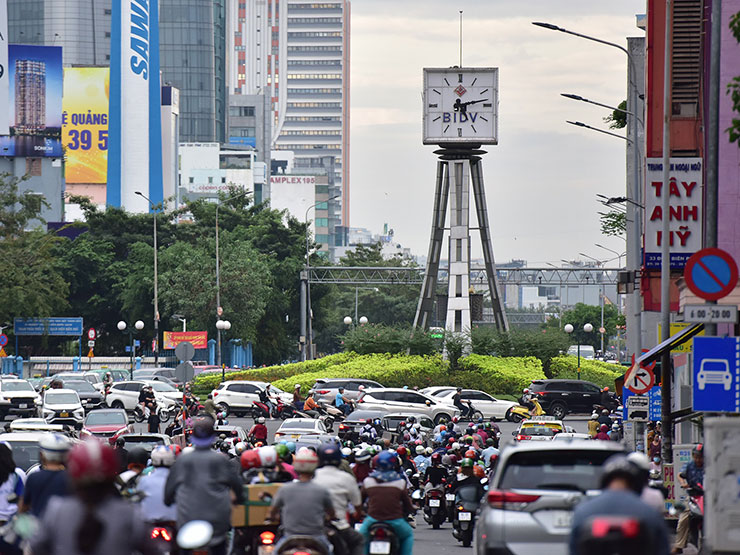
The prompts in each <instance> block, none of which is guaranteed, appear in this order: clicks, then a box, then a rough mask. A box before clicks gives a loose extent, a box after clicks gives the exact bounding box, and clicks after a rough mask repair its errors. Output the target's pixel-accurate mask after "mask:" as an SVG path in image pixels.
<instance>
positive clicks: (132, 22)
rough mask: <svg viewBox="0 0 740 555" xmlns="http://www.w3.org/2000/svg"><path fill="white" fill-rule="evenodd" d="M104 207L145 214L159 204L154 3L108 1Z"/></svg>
mask: <svg viewBox="0 0 740 555" xmlns="http://www.w3.org/2000/svg"><path fill="white" fill-rule="evenodd" d="M112 10H113V13H112V16H111V56H110V118H109V146H110V147H109V150H108V174H107V177H108V186H107V187H106V194H107V199H106V200H107V203H108V204H109V205H111V206H116V207H121V208H124V209H126V210H129V211H131V212H148V211H149V208H150V207H149V203H148V202H147V200H146V199H144V198H142V197H141V196H139V195H137V194H136V192H137V191H139V192H141V193H143V194H144V195H146V196H148V197H149V199H150V200H151V201H152V203H153V204H159V203H161V202H162V200H163V198H162V196H163V192H162V116H161V108H160V106H161V95H162V92H161V88H160V75H159V2H149V1H148V0H122V1H121V2H113V4H112Z"/></svg>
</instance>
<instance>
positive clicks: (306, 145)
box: [226, 0, 350, 247]
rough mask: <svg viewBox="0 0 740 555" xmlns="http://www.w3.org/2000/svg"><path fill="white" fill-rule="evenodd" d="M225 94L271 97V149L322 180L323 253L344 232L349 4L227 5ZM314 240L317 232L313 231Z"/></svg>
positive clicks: (340, 0) (243, 1)
mask: <svg viewBox="0 0 740 555" xmlns="http://www.w3.org/2000/svg"><path fill="white" fill-rule="evenodd" d="M226 21H227V40H228V44H227V70H226V75H227V83H228V87H229V93H230V94H236V95H239V94H260V93H263V94H264V93H266V94H268V95H269V97H270V102H271V109H272V117H271V124H272V125H271V127H272V148H273V150H277V151H280V150H284V151H292V152H293V153H294V161H293V167H294V169H295V171H296V172H301V173H310V172H311V171H314V170H315V171H316V172H317V173H319V174H328V183H329V184H328V187H329V191H328V197H329V198H330V197H334V196H337V198H336V199H335V200H332V201H330V202H329V206H328V211H327V217H328V218H327V219H328V230H329V235H330V237H329V238H328V239H329V243H330V245H329V246H330V247H333V246H341V245H343V244H344V243H345V240H344V238H345V237H346V232H345V231H343V230H346V229H347V228H348V226H349V181H348V175H349V38H350V36H349V22H350V2H349V0H334V1H330V0H329V1H324V2H306V1H301V0H283V1H280V2H279V1H278V0H228V5H227V18H226ZM317 234H318V232H317Z"/></svg>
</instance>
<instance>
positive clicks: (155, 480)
mask: <svg viewBox="0 0 740 555" xmlns="http://www.w3.org/2000/svg"><path fill="white" fill-rule="evenodd" d="M151 459H152V466H153V467H154V469H153V470H152V471H151V472H150V473H149V474H147V475H146V476H142V477H141V479H140V480H139V492H140V493H142V494H144V498H143V499H142V500H141V516H142V518H143V519H144V520H145V521H146V522H148V523H149V524H152V525H155V524H158V525H169V526H172V527H173V528H174V526H175V522H176V521H177V506H176V505H174V504H173V505H171V506H169V507H168V506H167V505H165V504H164V485H165V483H166V482H167V476H169V474H170V467H171V466H172V465H173V464H175V452H174V451H173V450H172V449H171V448H169V447H166V446H164V445H159V446H157V447H155V448H154V449H153V450H152V455H151Z"/></svg>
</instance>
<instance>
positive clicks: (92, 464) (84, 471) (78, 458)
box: [67, 440, 119, 484]
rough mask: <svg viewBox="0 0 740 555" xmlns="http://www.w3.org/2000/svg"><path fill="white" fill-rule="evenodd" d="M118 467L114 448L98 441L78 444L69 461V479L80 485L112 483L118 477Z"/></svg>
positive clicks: (73, 449)
mask: <svg viewBox="0 0 740 555" xmlns="http://www.w3.org/2000/svg"><path fill="white" fill-rule="evenodd" d="M118 467H119V461H118V456H117V455H116V452H115V451H114V450H113V448H112V447H110V446H109V445H104V444H103V443H101V442H99V441H97V440H89V441H83V442H82V443H78V444H77V445H75V446H74V447H73V448H72V450H71V451H70V453H69V458H68V459H67V472H68V473H69V477H70V478H71V479H72V480H73V481H75V482H78V483H91V484H94V483H101V482H112V481H113V480H114V479H115V477H116V476H117V475H118Z"/></svg>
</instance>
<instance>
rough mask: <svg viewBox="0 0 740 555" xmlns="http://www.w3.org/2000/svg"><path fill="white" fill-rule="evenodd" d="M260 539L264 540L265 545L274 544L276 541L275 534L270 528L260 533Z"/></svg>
mask: <svg viewBox="0 0 740 555" xmlns="http://www.w3.org/2000/svg"><path fill="white" fill-rule="evenodd" d="M260 540H262V544H263V545H272V544H273V542H274V541H275V534H274V533H273V532H270V531H269V530H265V531H264V532H262V533H261V534H260Z"/></svg>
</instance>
